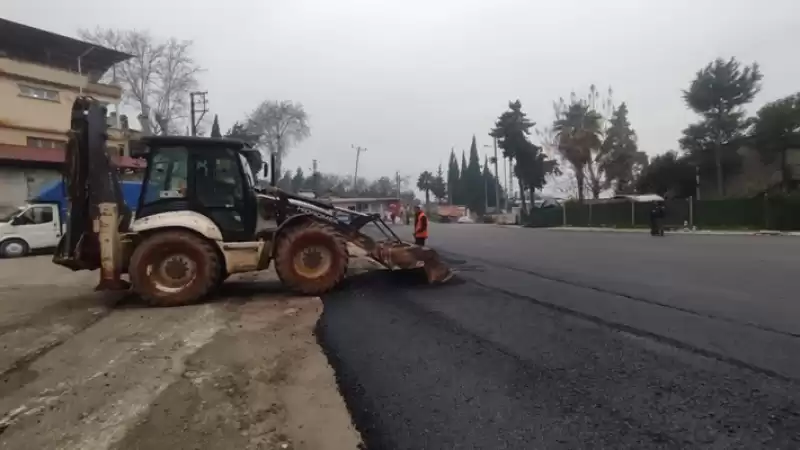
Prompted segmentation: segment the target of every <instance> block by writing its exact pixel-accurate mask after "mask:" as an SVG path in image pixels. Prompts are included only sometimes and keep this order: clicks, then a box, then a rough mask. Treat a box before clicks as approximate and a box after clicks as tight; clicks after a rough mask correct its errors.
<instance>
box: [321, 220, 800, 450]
mask: <svg viewBox="0 0 800 450" xmlns="http://www.w3.org/2000/svg"><path fill="white" fill-rule="evenodd" d="M397 229H398V230H400V231H401V233H405V234H406V235H407V233H408V232H409V229H408V228H407V227H398V228H397ZM430 244H431V245H432V246H433V247H435V248H437V249H438V250H440V252H441V253H442V255H443V256H444V257H445V258H446V259H447V260H448V261H449V262H450V263H451V264H452V265H453V267H454V268H456V269H458V270H459V272H460V274H459V279H460V282H458V283H454V284H451V285H448V286H445V287H439V288H431V287H428V286H423V285H413V286H409V285H407V284H404V283H403V282H402V280H399V279H398V277H396V276H391V274H383V273H377V274H372V275H369V276H365V277H362V278H361V279H355V280H353V281H352V282H351V289H349V290H342V291H339V292H336V293H334V294H332V295H330V296H329V297H328V298H326V299H325V301H326V306H325V311H324V313H323V315H322V318H321V321H320V325H319V329H318V335H319V336H320V341H321V342H322V344H323V346H324V348H325V350H326V352H327V353H328V356H329V359H330V360H331V361H332V362H333V365H334V368H335V369H336V372H337V377H338V378H339V383H340V387H341V389H342V392H343V394H344V396H345V399H346V401H347V403H348V406H349V408H350V410H351V412H352V413H353V415H354V419H355V421H356V424H357V426H358V427H359V428H360V430H361V431H362V435H363V436H364V438H365V441H366V443H367V444H368V446H369V447H370V448H376V449H377V448H381V449H382V448H386V449H406V448H482V449H502V448H513V449H517V448H519V449H528V448H564V449H575V448H613V449H621V448H631V449H643V448H674V449H684V448H719V449H733V448H741V449H755V448H786V449H793V448H800V403H799V402H800V391H798V385H797V380H800V362H798V358H797V355H799V354H800V338H798V336H800V306H799V305H798V302H800V295H798V292H800V289H798V288H800V278H799V277H798V275H797V274H798V267H800V239H797V238H784V237H771V236H770V237H767V236H764V237H749V236H730V237H726V236H668V237H665V238H652V237H650V236H648V235H646V234H643V235H639V234H628V233H625V234H614V233H589V232H587V233H577V232H558V231H546V230H533V229H521V228H515V227H499V226H491V225H434V226H432V229H431V239H430Z"/></svg>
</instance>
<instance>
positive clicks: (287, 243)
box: [275, 222, 348, 295]
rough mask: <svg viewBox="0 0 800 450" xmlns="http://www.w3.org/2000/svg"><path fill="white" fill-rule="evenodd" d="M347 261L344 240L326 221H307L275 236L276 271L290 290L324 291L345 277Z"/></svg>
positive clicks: (305, 291)
mask: <svg viewBox="0 0 800 450" xmlns="http://www.w3.org/2000/svg"><path fill="white" fill-rule="evenodd" d="M347 264H348V257H347V243H346V242H345V240H344V239H343V238H342V236H341V235H340V234H339V233H337V232H336V230H334V229H333V228H332V227H329V226H327V225H324V224H321V223H317V222H307V223H304V224H302V225H298V226H296V227H293V228H290V229H289V230H287V231H286V232H285V234H283V235H282V236H280V237H279V238H278V245H277V247H276V252H275V271H276V272H278V277H279V278H280V279H281V281H282V282H283V284H284V285H285V286H286V287H288V288H289V289H291V290H293V291H296V292H299V293H301V294H304V295H320V294H324V293H325V292H328V291H330V290H331V289H333V288H335V287H336V286H337V285H338V284H339V283H340V282H341V281H342V280H343V279H344V276H345V274H346V273H347Z"/></svg>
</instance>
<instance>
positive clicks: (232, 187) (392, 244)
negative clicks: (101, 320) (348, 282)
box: [53, 97, 452, 306]
mask: <svg viewBox="0 0 800 450" xmlns="http://www.w3.org/2000/svg"><path fill="white" fill-rule="evenodd" d="M105 116H106V112H105V109H104V108H103V107H102V105H101V104H100V103H98V102H96V101H95V100H93V99H92V98H90V97H79V98H77V99H76V100H75V103H74V104H73V108H72V119H71V127H70V128H71V130H70V132H69V140H68V144H67V153H66V163H65V167H64V181H65V183H64V184H65V187H66V191H67V192H66V194H67V197H68V200H69V201H68V203H69V208H68V218H67V227H66V232H65V233H64V235H63V236H62V237H61V239H60V241H59V244H58V247H57V249H56V252H55V255H54V257H53V262H54V263H56V264H60V265H62V266H65V267H68V268H71V269H72V270H96V269H100V282H99V284H98V286H97V289H98V290H118V289H131V290H132V291H133V292H135V293H136V294H138V295H139V296H141V297H142V298H143V299H145V300H146V301H147V302H149V303H150V304H151V305H153V306H177V305H185V304H189V303H192V302H196V301H198V300H200V299H202V298H204V297H205V296H207V295H209V294H210V293H212V292H213V291H214V290H215V288H216V287H218V286H219V285H220V284H221V283H222V282H223V281H224V280H225V279H226V278H227V277H228V276H229V275H231V274H235V273H243V272H252V271H260V270H265V269H267V268H268V267H269V265H270V264H271V263H272V264H274V268H275V271H276V272H277V274H278V277H279V278H280V280H281V281H282V283H283V284H284V285H285V286H286V287H288V288H289V289H291V290H293V291H296V292H299V293H302V294H308V295H319V294H322V293H325V292H327V291H329V290H331V289H333V288H335V287H337V286H338V285H339V283H340V282H341V281H342V280H343V278H344V277H345V273H346V271H347V265H348V260H349V258H348V247H347V245H348V243H351V244H353V245H356V246H357V247H360V248H362V249H363V250H364V251H365V252H366V253H367V254H368V255H369V256H370V257H371V258H373V259H374V260H375V261H377V262H378V263H380V264H381V265H383V266H384V267H386V268H388V269H391V270H417V271H421V272H422V273H424V274H425V275H426V277H427V280H428V281H429V282H431V283H441V282H445V281H447V280H448V279H450V277H451V276H452V272H451V271H450V269H449V268H448V267H447V266H446V265H444V264H443V263H442V262H441V261H440V259H439V257H438V255H437V254H436V252H435V251H434V250H432V249H430V248H428V247H421V246H416V245H413V244H409V243H406V242H403V241H402V240H401V239H400V238H398V237H397V235H396V234H395V233H394V232H393V231H392V229H391V228H390V227H388V226H387V225H386V224H385V223H384V222H383V221H382V219H381V218H380V216H379V215H377V214H376V215H370V214H359V213H355V212H353V211H349V210H343V209H340V208H336V207H334V206H333V205H331V204H329V203H326V202H323V201H318V200H315V199H308V198H304V197H300V196H296V195H292V194H289V193H287V192H285V191H282V190H281V189H278V188H276V187H275V178H276V176H275V175H276V174H275V164H274V161H272V162H273V164H265V163H262V161H261V156H260V153H259V152H258V151H257V150H255V149H252V148H250V147H249V146H248V145H247V144H245V143H244V142H242V141H238V140H234V139H226V138H206V137H187V136H145V137H143V138H142V139H141V140H140V141H138V142H136V143H132V144H131V156H133V157H141V158H144V159H145V160H146V162H147V166H146V169H145V173H144V179H143V182H142V192H141V195H140V198H139V202H138V205H137V206H136V211H135V212H134V211H130V210H129V208H127V207H126V205H125V202H124V201H123V199H122V193H121V189H120V183H119V178H118V175H117V172H116V169H115V168H114V167H113V165H112V163H111V160H110V158H109V154H108V152H107V150H106V117H105ZM262 167H263V171H264V173H265V174H266V173H267V172H268V171H269V172H270V173H271V176H270V177H269V178H271V180H272V182H271V184H270V185H269V186H266V187H265V188H264V189H260V188H259V187H258V174H259V173H260V172H261V170H262ZM269 168H271V170H269ZM342 213H345V214H348V215H349V216H350V217H352V219H351V220H349V221H347V223H345V221H341V220H340V219H339V218H337V217H340V216H341V214H342ZM367 224H374V225H375V228H377V229H378V230H380V231H381V232H382V234H383V238H382V239H380V240H376V239H373V237H371V236H369V235H367V234H366V233H365V232H363V231H362V228H363V227H364V226H365V225H367ZM124 274H127V275H128V278H129V281H125V280H123V278H122V276H123V275H124Z"/></svg>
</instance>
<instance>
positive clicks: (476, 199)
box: [464, 135, 485, 213]
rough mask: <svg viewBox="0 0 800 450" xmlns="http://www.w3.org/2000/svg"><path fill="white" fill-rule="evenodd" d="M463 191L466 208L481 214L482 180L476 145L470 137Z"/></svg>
mask: <svg viewBox="0 0 800 450" xmlns="http://www.w3.org/2000/svg"><path fill="white" fill-rule="evenodd" d="M464 179H465V180H464V186H465V188H464V190H465V192H466V202H467V207H469V209H471V210H473V211H478V212H479V213H482V212H483V210H484V206H485V200H484V192H483V191H484V190H485V186H484V185H483V179H482V177H481V160H480V156H478V144H477V143H476V141H475V136H474V135H473V136H472V145H470V148H469V165H468V166H467V172H466V175H465V176H464Z"/></svg>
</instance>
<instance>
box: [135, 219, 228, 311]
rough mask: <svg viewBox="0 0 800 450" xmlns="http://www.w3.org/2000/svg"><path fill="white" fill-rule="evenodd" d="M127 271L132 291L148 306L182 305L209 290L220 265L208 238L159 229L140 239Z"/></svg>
mask: <svg viewBox="0 0 800 450" xmlns="http://www.w3.org/2000/svg"><path fill="white" fill-rule="evenodd" d="M128 273H129V274H130V277H131V285H132V287H133V291H134V292H136V293H137V294H139V296H141V297H142V298H143V299H144V300H145V301H147V302H148V303H149V304H150V305H151V306H182V305H188V304H191V303H195V302H197V301H198V300H200V299H202V298H203V297H205V296H206V295H207V294H208V293H209V292H211V291H212V290H213V288H214V287H215V286H217V285H218V284H219V282H220V277H221V274H222V269H221V264H220V258H219V255H218V253H217V251H216V250H215V249H214V247H213V244H212V243H211V242H209V241H207V240H206V239H203V238H201V237H199V236H195V235H194V234H192V233H189V232H185V231H161V232H158V233H156V234H153V235H150V236H148V237H146V238H145V239H144V240H143V241H142V242H140V243H139V245H138V246H137V247H136V250H134V251H133V256H132V257H131V263H130V267H129V268H128Z"/></svg>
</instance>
